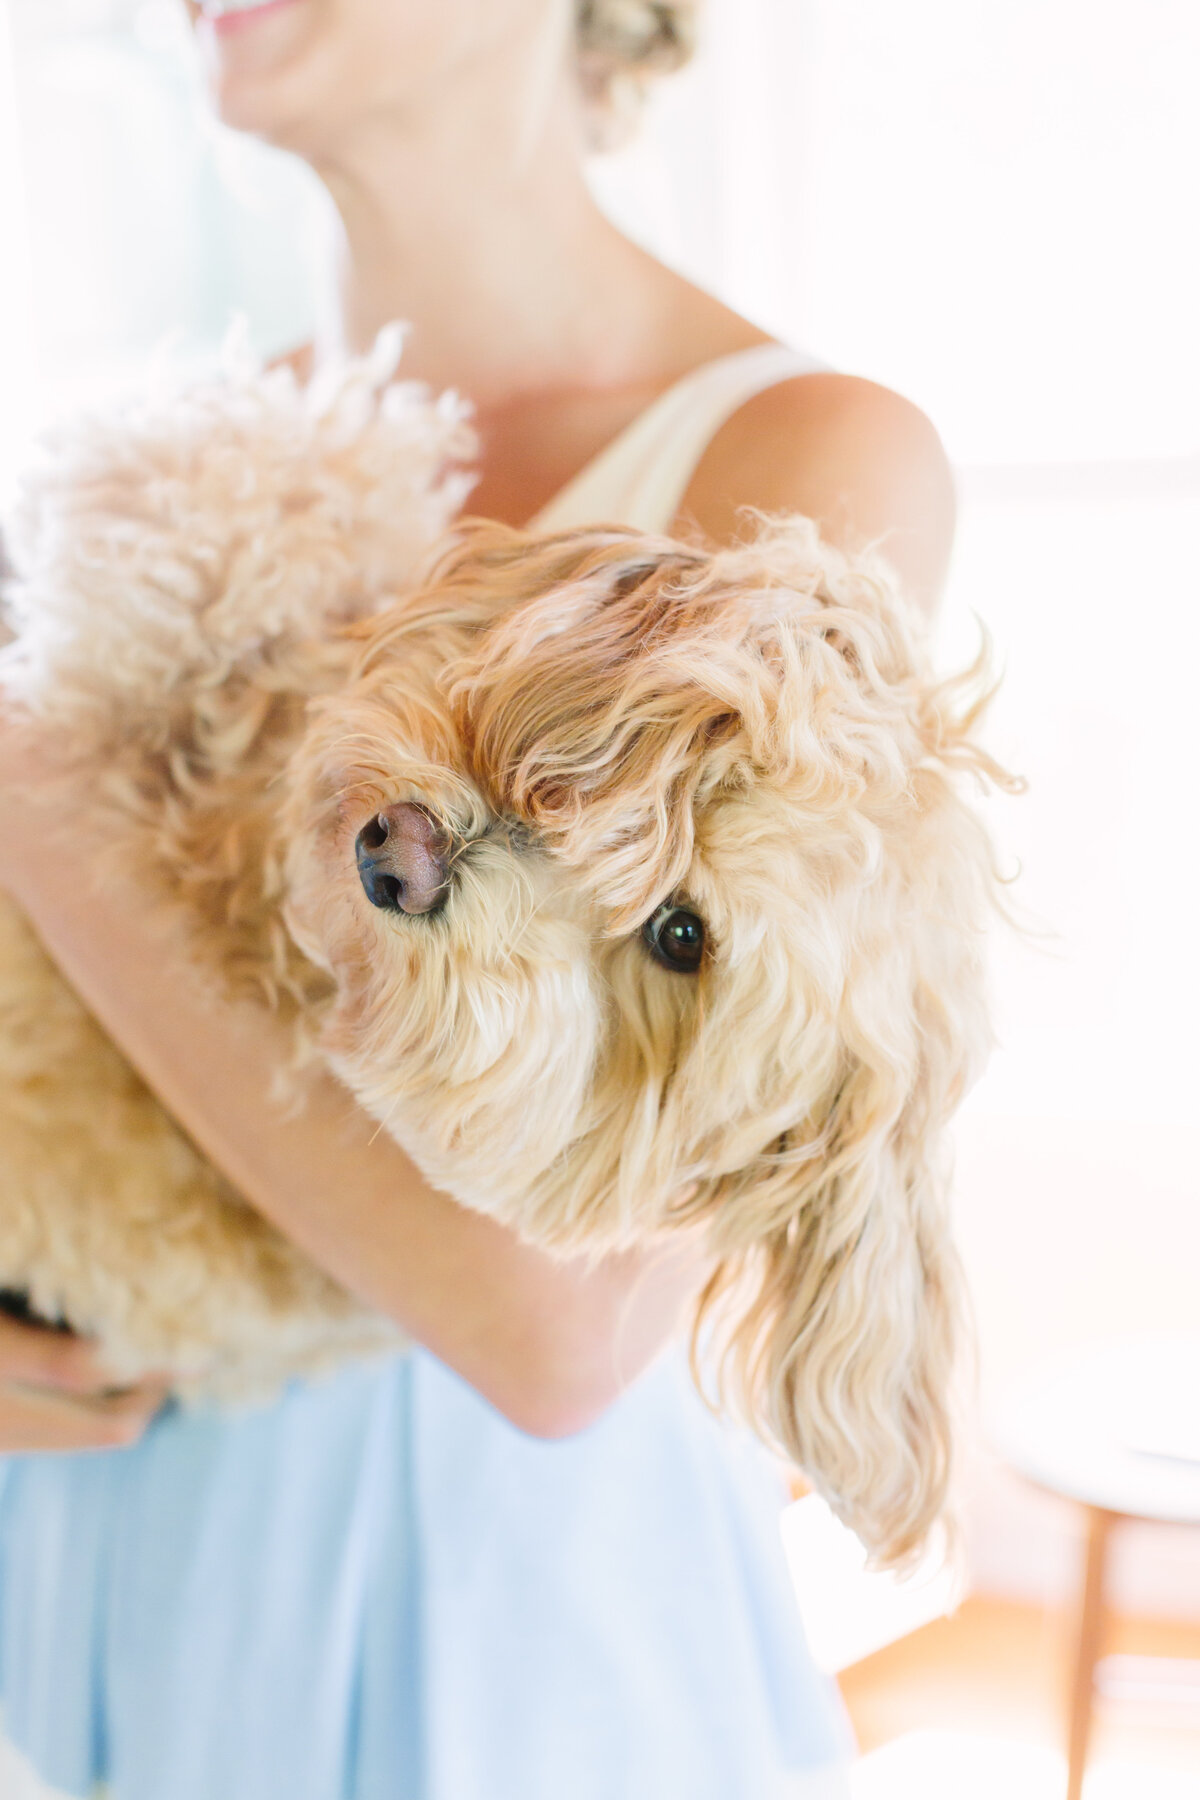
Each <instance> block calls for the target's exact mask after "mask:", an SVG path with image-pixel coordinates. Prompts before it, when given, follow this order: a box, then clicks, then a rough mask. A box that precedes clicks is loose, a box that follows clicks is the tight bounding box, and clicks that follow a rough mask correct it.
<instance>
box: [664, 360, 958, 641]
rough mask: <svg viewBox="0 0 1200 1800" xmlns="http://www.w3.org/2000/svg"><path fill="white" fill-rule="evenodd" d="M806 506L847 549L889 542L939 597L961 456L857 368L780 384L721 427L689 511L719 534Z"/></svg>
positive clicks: (930, 594)
mask: <svg viewBox="0 0 1200 1800" xmlns="http://www.w3.org/2000/svg"><path fill="white" fill-rule="evenodd" d="M747 508H753V509H755V510H757V511H760V512H767V513H783V512H799V513H804V514H806V515H807V516H808V517H810V518H813V519H815V520H816V521H817V522H818V524H819V525H820V526H821V528H822V530H823V532H824V533H825V535H826V536H827V537H828V538H830V539H831V540H832V541H834V542H836V543H839V544H842V545H843V546H845V547H846V548H847V549H851V550H856V549H861V548H863V547H864V546H866V545H868V544H871V545H874V546H877V547H878V548H879V549H880V550H881V551H882V552H883V553H884V555H885V556H886V557H887V558H888V560H889V561H890V562H891V563H892V565H893V567H894V568H895V569H896V571H897V573H898V574H899V576H900V577H901V580H902V581H903V582H904V584H905V586H906V587H907V588H908V590H909V591H910V593H911V594H912V596H913V598H914V599H916V600H918V601H919V602H921V603H923V604H926V605H930V606H932V604H933V603H934V602H935V600H936V597H937V594H938V592H939V590H940V588H941V585H942V582H943V580H944V577H945V572H946V566H947V563H948V561H949V556H950V548H951V543H952V541H953V536H954V520H955V496H954V481H953V476H952V473H951V469H950V463H949V459H948V458H947V455H946V452H945V449H944V448H943V446H942V443H941V440H940V438H939V437H938V434H937V432H936V430H935V429H934V427H933V425H932V424H931V423H930V421H929V419H928V418H927V417H926V416H925V414H924V413H923V412H922V411H921V410H920V408H919V407H917V406H915V405H913V403H912V402H911V401H910V400H906V399H904V397H903V396H902V395H900V394H897V393H893V392H892V391H891V390H890V389H889V388H885V387H881V386H879V385H878V384H877V383H875V382H873V381H866V380H863V379H862V378H860V377H858V376H854V375H842V374H837V373H835V372H833V371H825V370H821V371H815V372H813V373H811V374H803V375H796V376H794V377H792V378H790V379H788V380H785V381H781V382H778V383H776V384H775V385H774V386H772V387H768V388H765V389H763V390H762V392H760V393H758V394H756V395H754V397H753V398H752V399H749V400H747V401H746V402H745V403H744V405H742V406H741V407H739V408H738V410H737V411H736V412H735V413H734V414H733V415H732V416H731V417H730V418H729V419H728V420H727V421H726V422H725V423H724V424H723V425H722V426H721V428H720V430H719V431H717V432H716V434H715V435H714V437H713V438H712V440H711V442H710V443H709V445H708V448H707V449H706V451H705V453H704V455H703V456H702V457H701V459H700V461H699V463H698V464H697V467H696V470H695V473H694V475H693V477H692V480H691V482H690V483H689V486H688V489H687V493H686V495H685V496H684V502H683V507H682V515H683V516H684V517H685V518H686V519H688V520H689V521H690V522H691V523H693V524H694V525H696V526H698V527H699V529H700V530H701V531H702V532H703V533H704V535H705V536H706V537H708V538H711V539H713V540H715V541H717V542H728V541H731V540H733V539H736V538H737V537H738V536H739V535H744V533H745V529H746V525H745V509H747Z"/></svg>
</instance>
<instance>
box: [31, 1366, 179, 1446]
mask: <svg viewBox="0 0 1200 1800" xmlns="http://www.w3.org/2000/svg"><path fill="white" fill-rule="evenodd" d="M164 1398H165V1392H164V1390H163V1389H162V1388H161V1387H158V1386H151V1385H149V1384H144V1385H141V1386H138V1387H136V1388H126V1389H124V1390H122V1391H121V1392H118V1393H112V1394H108V1395H105V1396H102V1397H98V1398H93V1399H79V1398H76V1397H73V1396H72V1395H69V1394H64V1393H61V1392H55V1391H52V1390H50V1389H47V1388H35V1387H22V1386H19V1385H16V1384H7V1383H6V1384H4V1385H0V1453H7V1454H14V1453H16V1454H20V1453H23V1452H26V1451H39V1450H113V1449H118V1448H120V1447H122V1446H124V1445H127V1444H133V1443H136V1441H137V1439H138V1438H140V1437H141V1435H142V1433H143V1431H145V1429H146V1426H147V1425H148V1424H149V1423H150V1420H151V1419H152V1418H153V1417H154V1415H155V1413H156V1412H157V1411H158V1409H159V1407H160V1406H161V1405H162V1402H163V1399H164Z"/></svg>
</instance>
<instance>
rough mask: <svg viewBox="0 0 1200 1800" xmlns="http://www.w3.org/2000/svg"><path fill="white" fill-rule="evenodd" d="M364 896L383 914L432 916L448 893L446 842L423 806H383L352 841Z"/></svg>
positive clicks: (447, 850)
mask: <svg viewBox="0 0 1200 1800" xmlns="http://www.w3.org/2000/svg"><path fill="white" fill-rule="evenodd" d="M354 860H355V862H356V863H357V864H358V878H359V880H360V881H361V882H362V885H363V892H364V894H365V895H366V896H367V899H368V900H369V901H370V902H371V905H372V906H378V907H379V908H380V909H381V910H382V911H383V912H402V913H432V912H437V911H438V910H439V908H440V907H441V906H442V905H443V904H444V903H445V899H446V895H447V893H448V892H449V885H450V882H449V868H450V843H449V839H448V838H447V836H446V833H445V832H444V831H442V830H441V829H440V827H439V826H437V825H436V824H435V823H434V821H433V820H432V819H431V818H430V816H429V814H428V813H427V812H426V811H425V809H424V807H421V806H412V805H408V804H397V805H395V806H388V807H385V808H384V810H383V811H382V812H380V813H376V815H375V817H374V818H373V819H370V820H368V822H367V823H366V824H365V825H364V826H363V828H362V830H361V831H360V832H359V834H358V836H357V837H356V838H355V840H354Z"/></svg>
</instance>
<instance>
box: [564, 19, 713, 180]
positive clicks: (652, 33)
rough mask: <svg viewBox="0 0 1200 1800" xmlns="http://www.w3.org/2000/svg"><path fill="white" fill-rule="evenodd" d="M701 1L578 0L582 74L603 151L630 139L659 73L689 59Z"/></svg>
mask: <svg viewBox="0 0 1200 1800" xmlns="http://www.w3.org/2000/svg"><path fill="white" fill-rule="evenodd" d="M698 12H699V0H575V32H576V40H577V45H578V59H579V74H580V80H581V83H582V86H583V93H584V100H585V102H586V106H587V119H588V128H589V135H590V138H591V141H592V144H593V146H594V147H595V148H597V149H610V148H612V147H613V146H614V145H616V144H619V143H621V142H623V141H624V139H625V138H626V137H628V135H629V133H630V131H631V130H632V129H633V127H634V126H635V124H636V123H637V119H638V115H639V113H640V110H641V103H642V100H643V98H644V96H645V93H646V89H647V87H648V85H649V83H650V82H651V81H652V80H653V79H654V77H655V76H656V75H664V74H670V73H671V72H672V71H673V70H675V69H681V68H682V67H683V65H684V64H685V63H686V62H688V61H689V59H690V58H691V55H692V52H693V51H694V49H695V47H696V16H697V13H698Z"/></svg>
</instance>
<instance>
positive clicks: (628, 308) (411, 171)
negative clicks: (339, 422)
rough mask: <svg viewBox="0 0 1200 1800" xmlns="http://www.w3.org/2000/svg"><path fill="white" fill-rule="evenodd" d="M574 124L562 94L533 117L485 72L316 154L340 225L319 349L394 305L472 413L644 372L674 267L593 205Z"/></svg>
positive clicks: (369, 331) (348, 338)
mask: <svg viewBox="0 0 1200 1800" xmlns="http://www.w3.org/2000/svg"><path fill="white" fill-rule="evenodd" d="M464 118H468V119H470V120H471V127H470V130H469V131H468V132H464V129H463V120H464ZM576 132H577V126H576V123H575V120H574V118H573V117H572V113H571V109H570V107H569V105H568V104H567V101H566V99H565V97H564V98H563V99H562V100H561V101H560V103H559V104H558V105H557V106H554V105H551V106H547V107H545V108H543V116H542V117H541V118H540V119H539V120H538V125H537V129H536V131H531V130H530V129H529V127H528V125H527V124H526V123H525V122H524V121H523V120H522V119H521V118H520V117H519V116H517V115H516V113H515V111H514V108H513V105H512V102H511V99H510V97H509V96H508V94H507V93H506V90H505V89H504V87H503V84H502V83H501V82H499V81H496V80H493V81H492V82H491V83H490V84H489V86H488V87H487V88H486V90H484V89H482V88H481V91H480V92H478V93H477V94H475V95H472V96H459V97H458V99H457V101H456V104H455V105H454V106H453V107H447V108H446V109H444V111H442V112H438V111H436V110H434V109H432V108H431V109H430V110H429V111H428V112H427V113H426V115H425V116H424V117H423V118H421V119H419V120H415V121H414V120H411V119H410V120H407V121H403V122H401V121H398V120H395V119H391V118H385V119H379V120H372V121H368V122H366V123H365V124H364V125H361V126H360V127H359V128H358V129H357V132H356V134H355V138H354V141H353V142H352V143H350V144H345V145H341V146H339V147H338V148H337V150H336V151H335V152H333V153H331V154H330V155H328V156H326V157H322V158H320V159H318V158H314V165H315V166H316V168H317V172H318V173H319V174H320V175H321V177H322V179H323V180H324V182H325V184H326V186H327V187H328V189H329V192H330V194H331V195H332V197H333V200H334V203H335V205H336V207H337V210H338V213H339V215H340V219H341V229H342V247H341V261H340V271H339V277H340V278H339V289H338V305H337V308H336V310H335V314H334V319H333V332H332V335H333V337H334V340H335V341H334V343H333V344H332V345H331V346H330V348H339V349H344V350H350V351H355V352H358V351H362V350H363V349H365V348H366V347H367V346H368V345H369V344H370V343H371V341H372V340H373V339H374V337H375V334H376V333H377V331H378V330H379V329H380V327H381V326H382V325H384V324H386V323H387V322H388V321H389V320H392V319H394V318H397V317H401V318H404V319H406V320H407V321H409V322H410V323H411V325H412V327H413V334H412V338H411V340H410V343H409V347H408V349H407V350H406V353H405V363H406V367H407V369H408V370H409V371H410V372H411V373H412V374H413V375H415V376H419V377H421V378H422V379H425V380H427V381H429V382H431V383H432V384H433V385H434V386H437V387H443V386H454V387H458V388H460V389H462V390H464V391H465V392H467V393H468V394H469V395H470V396H471V398H472V400H473V401H474V402H475V404H476V405H477V406H478V407H479V408H480V410H481V411H482V412H488V411H491V410H501V409H503V408H505V407H507V406H509V405H511V404H514V403H518V402H520V401H521V400H522V399H524V398H526V397H530V398H537V397H539V396H542V395H550V394H553V393H555V392H566V391H572V390H580V389H583V390H588V389H599V390H605V389H607V390H611V389H613V388H622V387H634V386H638V385H640V384H646V383H653V382H654V381H655V380H656V379H657V378H658V377H659V375H660V368H661V363H662V358H663V355H664V352H665V353H666V354H668V355H669V354H670V344H671V329H670V310H671V309H670V305H669V303H668V300H667V291H666V290H667V288H668V286H669V285H670V284H672V283H673V282H674V281H675V279H676V278H674V277H671V276H670V275H669V274H668V272H667V271H666V270H664V269H662V268H661V267H660V265H658V264H657V263H655V262H654V261H653V259H651V258H650V257H648V256H646V255H645V254H644V253H643V252H642V251H640V250H639V249H637V248H636V246H634V245H633V244H632V243H630V242H629V240H628V239H626V238H625V237H623V236H622V234H621V233H620V232H618V231H617V230H616V229H615V227H613V226H612V225H611V224H610V223H609V222H608V220H607V219H605V218H604V216H603V214H602V213H601V212H600V210H599V208H598V207H597V206H596V205H595V203H594V201H593V200H592V198H591V195H590V193H589V191H588V189H587V185H586V182H585V180H584V177H583V172H582V167H581V160H580V154H579V147H578V142H577V138H576Z"/></svg>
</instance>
